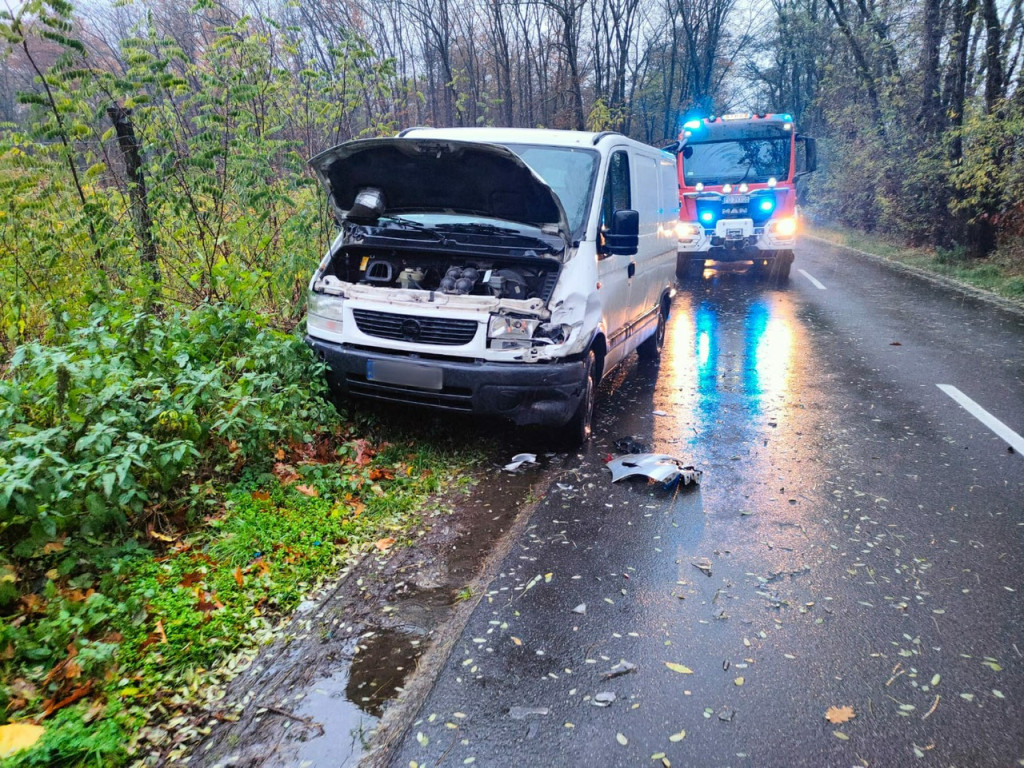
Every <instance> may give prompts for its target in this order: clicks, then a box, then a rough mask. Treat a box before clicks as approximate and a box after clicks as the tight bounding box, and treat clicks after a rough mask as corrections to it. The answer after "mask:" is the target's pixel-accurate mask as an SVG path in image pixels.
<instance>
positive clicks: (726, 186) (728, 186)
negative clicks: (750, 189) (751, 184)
mask: <svg viewBox="0 0 1024 768" xmlns="http://www.w3.org/2000/svg"><path fill="white" fill-rule="evenodd" d="M722 191H723V192H725V194H727V195H728V194H729V193H730V192H732V184H723V185H722Z"/></svg>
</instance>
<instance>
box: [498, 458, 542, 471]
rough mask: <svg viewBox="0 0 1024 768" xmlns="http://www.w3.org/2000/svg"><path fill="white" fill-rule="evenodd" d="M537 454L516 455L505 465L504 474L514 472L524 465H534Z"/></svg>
mask: <svg viewBox="0 0 1024 768" xmlns="http://www.w3.org/2000/svg"><path fill="white" fill-rule="evenodd" d="M536 463H537V454H535V453H517V454H516V455H515V456H513V457H512V461H511V462H510V463H508V464H506V465H505V467H504V469H505V471H506V472H515V471H516V470H517V469H519V468H520V467H521V466H523V465H524V464H536Z"/></svg>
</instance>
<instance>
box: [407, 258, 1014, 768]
mask: <svg viewBox="0 0 1024 768" xmlns="http://www.w3.org/2000/svg"><path fill="white" fill-rule="evenodd" d="M797 265H798V266H800V267H801V268H804V269H807V270H808V271H809V272H810V273H812V274H815V275H816V277H818V278H819V279H821V280H823V281H826V282H828V285H829V290H828V291H827V292H825V291H819V290H818V289H816V288H814V287H813V286H811V285H810V284H809V283H804V284H801V283H800V282H798V280H799V278H797V277H796V276H794V279H793V281H792V282H791V283H790V284H789V285H788V286H773V285H770V284H768V285H766V284H762V283H757V282H755V281H753V280H752V279H749V278H747V277H745V276H743V275H722V276H713V277H711V278H710V279H707V280H705V281H702V282H701V283H699V284H697V285H695V286H690V287H688V288H687V290H684V291H682V292H681V293H680V294H679V295H678V296H677V298H676V301H675V303H674V306H673V314H672V317H671V320H670V326H669V332H668V341H667V344H666V350H665V355H664V357H663V360H662V363H661V366H660V369H659V368H650V367H644V366H641V365H639V364H638V363H637V362H635V361H631V362H629V363H628V364H626V365H625V367H624V368H623V369H622V370H620V371H618V372H615V373H614V374H613V375H612V377H611V380H610V381H608V382H606V383H605V384H603V385H602V391H601V399H600V400H599V404H598V410H599V412H598V417H597V419H598V421H597V427H596V433H597V434H596V435H595V438H594V440H593V441H592V443H591V445H590V446H589V448H588V449H587V451H586V453H585V455H583V456H582V457H581V458H580V459H578V460H576V461H570V462H568V464H567V465H566V468H565V470H564V471H563V472H562V474H561V476H560V477H558V478H557V481H558V482H559V483H561V484H562V487H561V488H560V487H559V486H556V485H552V486H551V488H550V489H549V491H548V493H547V496H546V497H545V498H544V500H543V502H542V503H541V504H540V506H539V507H538V509H537V511H536V512H535V513H534V516H533V518H532V519H531V521H530V522H531V525H530V528H529V529H528V530H527V531H526V533H525V534H524V536H523V537H522V539H521V540H520V541H519V542H518V544H517V546H515V547H514V548H513V550H512V552H511V553H510V555H509V556H508V558H507V559H506V560H505V562H504V563H503V564H502V567H501V573H500V575H499V576H498V577H497V578H496V579H495V580H494V581H493V582H492V584H491V585H490V591H489V592H488V594H487V596H486V597H485V598H484V600H483V601H482V602H481V603H480V605H479V606H478V607H477V609H476V611H475V612H474V614H473V616H472V618H471V619H470V621H469V624H468V626H467V628H466V631H465V633H464V634H463V636H462V637H461V638H460V639H459V641H458V642H457V643H456V644H455V646H454V649H453V651H452V654H451V656H450V658H449V660H448V662H447V664H446V665H445V667H444V669H443V671H442V673H441V675H440V677H439V680H438V683H437V685H436V686H435V688H434V689H433V691H432V692H431V693H430V695H429V696H428V697H427V699H426V701H425V702H424V704H423V707H422V708H421V709H420V711H419V714H418V715H417V717H416V719H415V722H414V723H413V724H412V726H411V727H410V729H409V730H408V732H407V733H406V734H405V737H404V739H403V740H402V741H401V743H400V744H399V745H398V747H397V748H396V749H395V750H394V752H393V753H392V754H391V755H390V763H389V764H390V765H394V766H402V767H403V768H404V767H405V766H409V765H411V764H413V763H416V764H418V765H420V766H425V765H462V764H467V761H471V762H469V763H468V764H473V763H475V764H476V765H487V766H490V765H496V766H504V765H509V766H512V765H516V766H522V765H531V766H533V765H537V766H541V765H544V766H546V765H551V766H555V765H558V766H569V765H580V766H584V765H585V766H592V765H593V766H613V765H622V766H627V765H628V766H633V765H650V764H658V761H660V760H661V758H658V759H657V760H656V761H654V762H652V755H660V754H664V756H665V759H667V760H668V761H669V762H670V763H671V764H672V765H674V766H681V765H682V766H689V765H694V766H696V765H699V766H727V765H728V766H731V765H748V766H833V765H835V766H847V765H871V766H903V765H922V766H1007V765H1014V764H1018V761H1020V760H1022V759H1024V725H1022V723H1024V717H1022V715H1024V711H1022V710H1024V707H1022V702H1024V674H1022V669H1024V666H1022V662H1024V656H1022V649H1024V631H1022V627H1024V610H1022V607H1021V604H1020V599H1019V595H1020V592H1021V591H1022V590H1024V577H1022V573H1024V557H1022V546H1021V533H1022V528H1021V526H1022V524H1024V503H1022V501H1021V499H1022V498H1024V461H1022V460H1021V459H1022V457H1020V456H1015V455H1012V454H1009V453H1008V452H1007V451H1006V449H1005V446H1004V445H1002V444H1001V443H1000V442H999V441H998V440H997V439H995V438H993V436H992V435H991V433H988V432H987V431H986V430H985V429H984V428H983V427H979V426H978V425H977V424H976V423H975V422H972V420H971V418H970V417H969V416H968V415H966V414H964V413H961V412H959V411H957V410H956V405H955V404H953V403H952V402H951V401H948V398H946V400H945V401H944V400H943V398H945V395H943V394H942V393H941V392H940V391H939V390H937V389H936V387H935V381H934V379H935V377H936V376H943V377H945V378H950V379H952V378H953V377H954V376H956V375H959V376H960V379H961V380H966V381H970V382H972V383H974V382H977V389H978V391H979V394H980V396H985V397H987V400H986V402H992V403H993V407H996V406H998V408H997V410H999V411H1000V412H1002V413H1009V414H1010V415H1011V416H1012V415H1016V416H1017V417H1018V422H1020V421H1021V419H1024V383H1022V380H1021V377H1020V370H1021V368H1020V365H1021V361H1022V360H1024V322H1020V320H1019V318H1018V319H1014V318H1013V317H1011V316H1008V315H1001V314H999V313H996V312H994V311H993V310H991V309H990V308H988V307H985V306H984V305H980V306H973V305H971V304H970V303H969V302H965V301H963V300H961V301H959V302H956V301H954V300H953V299H951V298H950V297H949V296H948V295H944V294H942V293H937V292H936V291H935V290H934V289H931V288H929V287H927V286H921V285H918V284H916V283H914V282H913V281H910V280H909V279H908V278H905V277H894V276H893V275H891V273H888V272H887V271H886V270H884V269H882V268H880V267H876V266H874V265H870V264H869V265H864V264H858V263H856V262H854V261H852V260H850V259H849V258H848V257H846V256H845V255H843V254H840V253H838V252H833V251H830V250H829V249H825V248H821V247H817V246H816V247H815V248H813V249H811V248H806V249H804V250H803V251H801V253H800V254H799V257H798V262H797ZM866 286H870V288H867V287H866ZM844 289H845V290H844ZM944 323H952V324H953V326H954V327H955V329H956V331H957V333H958V334H960V338H965V336H964V334H968V337H970V338H971V339H972V341H973V342H974V354H973V356H972V357H971V360H970V362H969V364H967V366H966V370H964V368H965V357H964V355H963V354H962V350H958V349H955V348H951V346H950V345H949V344H948V343H945V340H946V339H948V338H949V334H950V332H951V331H950V328H949V327H948V326H947V327H945V328H944V327H943V324H944ZM656 411H661V412H664V413H665V415H656V414H655V412H656ZM1021 426H1024V425H1021V424H1020V423H1018V425H1017V427H1018V429H1019V428H1020V427H1021ZM628 435H632V436H636V437H637V438H639V439H640V440H642V441H644V442H648V443H649V444H650V447H651V449H652V450H653V451H657V452H665V453H670V454H675V455H678V456H680V457H681V458H684V459H686V460H687V461H688V462H692V463H695V464H697V465H698V466H699V467H701V468H702V469H703V470H704V471H705V474H704V479H703V484H702V487H701V488H700V489H699V490H696V491H694V490H688V489H677V490H674V491H673V490H665V489H662V488H660V487H658V486H652V485H647V484H646V483H643V482H630V481H626V482H623V483H619V484H616V485H612V484H611V483H610V480H609V476H608V473H607V471H606V470H605V469H604V468H603V464H604V461H605V460H606V459H607V458H608V456H609V455H610V454H612V453H613V452H614V449H613V447H612V446H613V443H614V441H615V440H616V439H618V438H621V437H624V436H628ZM695 563H698V564H700V565H701V566H702V567H701V568H698V567H697V566H696V565H695ZM705 566H706V567H705ZM707 571H710V573H707ZM582 604H585V605H586V609H585V613H580V612H574V610H573V609H574V608H578V606H580V605H582ZM621 659H625V660H627V661H629V662H631V663H633V664H636V665H637V669H636V670H635V671H633V672H630V673H627V674H625V675H622V676H616V677H606V675H605V673H607V672H608V671H609V670H610V669H611V668H612V667H613V665H614V664H616V663H617V662H619V661H620V660H621ZM667 662H671V663H673V664H681V665H684V666H685V667H687V668H689V669H690V670H692V673H681V672H679V671H676V670H673V669H672V668H669V667H667V666H666V663H667ZM602 692H604V693H614V694H615V700H614V701H613V702H612V703H611V705H609V706H607V707H599V706H596V705H595V699H594V696H595V695H596V694H598V693H602ZM833 706H835V707H843V706H849V707H852V708H853V712H854V713H855V717H854V718H853V719H852V720H850V721H849V722H846V723H830V722H827V721H826V719H825V713H826V712H827V711H828V710H829V708H830V707H833ZM513 708H515V709H513ZM683 731H685V736H683V737H680V734H681V733H682V732H683ZM1019 764H1024V763H1019Z"/></svg>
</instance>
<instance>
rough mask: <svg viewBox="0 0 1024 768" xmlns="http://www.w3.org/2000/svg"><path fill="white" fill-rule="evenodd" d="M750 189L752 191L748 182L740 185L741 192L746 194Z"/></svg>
mask: <svg viewBox="0 0 1024 768" xmlns="http://www.w3.org/2000/svg"><path fill="white" fill-rule="evenodd" d="M748 189H750V187H748V186H747V182H745V181H744V182H743V183H742V184H740V192H746V191H747V190H748Z"/></svg>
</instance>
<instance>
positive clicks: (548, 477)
mask: <svg viewBox="0 0 1024 768" xmlns="http://www.w3.org/2000/svg"><path fill="white" fill-rule="evenodd" d="M564 461H565V457H564V456H556V457H540V463H539V464H535V465H527V466H525V467H523V468H522V469H520V470H519V471H517V472H516V473H511V472H507V471H504V470H502V468H501V467H500V466H493V467H490V468H488V469H485V470H481V471H480V472H479V473H477V476H476V477H475V478H474V482H473V483H472V486H471V488H470V490H469V491H468V492H460V491H449V492H447V493H445V494H444V495H443V496H442V498H440V499H438V502H437V504H436V505H434V506H433V510H432V511H430V512H424V521H423V528H422V530H421V532H420V536H419V538H418V539H417V540H416V542H415V543H414V544H413V545H412V546H409V547H406V548H403V549H399V550H396V551H392V552H388V553H386V554H383V555H379V556H378V555H367V556H365V557H364V559H363V560H362V561H360V562H359V563H358V564H356V565H355V566H354V567H352V568H351V569H350V570H349V571H348V572H347V573H345V574H343V575H341V576H340V577H339V579H338V580H337V581H336V582H334V583H333V584H331V585H330V586H328V587H326V588H325V589H323V590H321V592H320V593H319V596H318V598H317V599H316V600H310V601H308V602H307V603H304V604H303V605H301V606H300V607H299V609H298V611H297V612H296V614H295V616H294V617H293V618H292V620H291V622H290V625H289V626H288V627H287V628H286V629H285V630H284V631H283V632H282V633H281V635H280V636H279V638H278V639H277V640H276V641H275V642H274V643H273V644H271V645H270V646H268V647H266V648H265V649H263V650H262V651H261V652H260V654H259V655H258V657H257V658H256V660H255V661H254V662H253V664H252V665H251V666H250V667H249V669H248V670H246V671H245V672H243V673H242V674H240V675H239V676H238V677H236V678H235V679H234V680H233V681H232V682H231V683H230V684H229V685H228V688H227V695H226V696H225V698H224V699H223V700H222V701H221V702H220V708H219V710H218V711H216V712H214V713H213V717H214V718H215V720H216V721H218V722H217V724H216V725H215V726H214V728H213V730H212V732H211V734H210V735H209V737H207V738H206V740H205V741H204V742H202V743H200V744H198V745H197V746H196V747H195V748H194V749H193V750H192V751H191V754H190V755H189V757H188V764H189V765H194V766H209V767H210V768H213V767H214V766H245V767H252V768H255V767H256V766H281V767H282V768H285V767H287V766H296V767H298V766H316V765H320V764H323V763H324V761H325V760H329V761H330V764H331V765H333V766H339V765H340V766H354V765H356V764H357V763H359V761H360V760H363V763H362V764H363V765H370V766H373V765H379V764H382V763H383V761H384V760H385V759H386V755H387V748H388V745H389V744H390V743H392V742H393V740H394V739H396V738H398V737H399V736H401V734H402V732H403V731H404V729H405V727H406V724H407V722H408V718H409V717H411V716H412V714H413V713H414V712H415V707H416V706H417V705H418V703H419V702H420V700H421V699H422V696H423V695H425V694H426V693H427V692H428V691H429V688H430V684H431V682H432V680H433V672H432V670H434V669H435V668H436V667H437V666H438V665H439V664H441V663H443V661H444V659H445V658H446V656H447V653H448V648H449V646H450V643H451V642H453V641H454V639H455V638H456V637H458V634H459V632H460V631H461V628H462V626H463V625H464V624H465V622H466V620H467V619H468V617H469V614H470V613H471V612H472V609H473V607H474V606H475V604H476V602H477V601H478V600H479V597H480V595H481V594H482V592H483V589H482V586H483V585H485V584H486V583H487V582H488V580H489V578H490V576H491V575H492V574H490V573H489V571H490V569H491V568H493V567H496V566H497V564H498V563H500V562H501V559H502V557H503V556H504V554H505V552H506V551H507V549H508V547H509V546H511V543H512V542H514V541H515V539H516V535H517V533H518V532H519V531H521V529H522V528H523V527H524V526H525V525H526V522H527V521H528V519H529V516H530V512H531V510H532V507H533V504H534V503H535V501H536V500H537V499H538V498H539V497H540V495H542V494H543V492H544V489H545V488H546V487H547V486H548V484H549V483H550V482H552V481H553V479H554V478H555V477H556V476H557V475H558V474H559V472H560V471H561V465H562V463H563V462H564Z"/></svg>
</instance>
